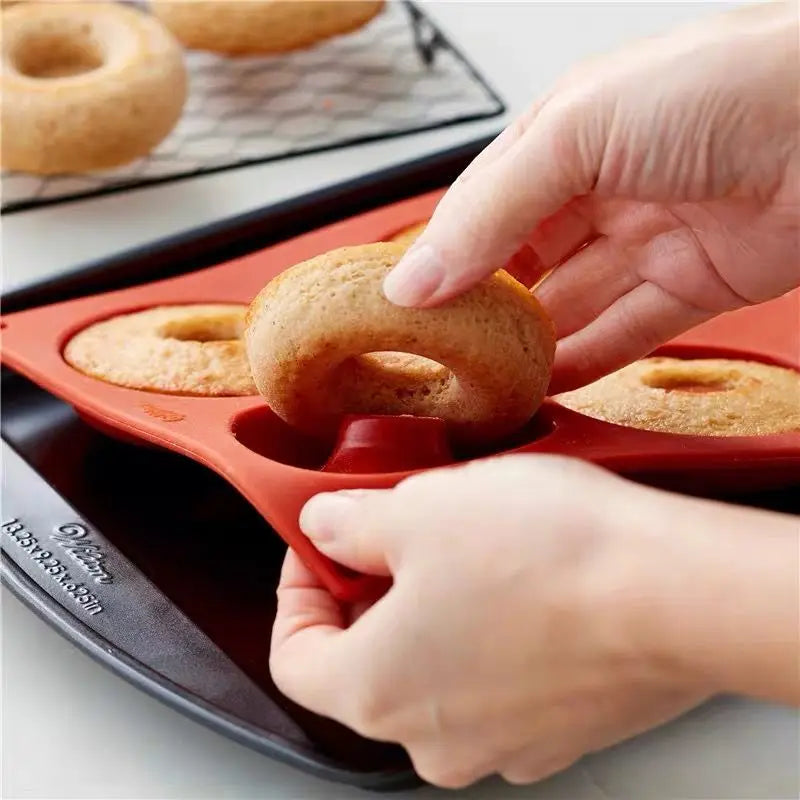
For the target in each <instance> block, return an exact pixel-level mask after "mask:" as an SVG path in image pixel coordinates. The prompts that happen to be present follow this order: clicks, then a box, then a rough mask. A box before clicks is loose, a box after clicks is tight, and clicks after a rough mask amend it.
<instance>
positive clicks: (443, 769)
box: [412, 758, 479, 789]
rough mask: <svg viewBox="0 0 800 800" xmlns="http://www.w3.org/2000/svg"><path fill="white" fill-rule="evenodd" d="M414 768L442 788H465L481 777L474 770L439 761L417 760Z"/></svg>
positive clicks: (424, 777) (426, 779)
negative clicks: (419, 761)
mask: <svg viewBox="0 0 800 800" xmlns="http://www.w3.org/2000/svg"><path fill="white" fill-rule="evenodd" d="M412 760H413V758H412ZM414 769H415V770H416V773H417V775H419V777H420V778H422V780H424V781H425V782H426V783H430V784H431V785H432V786H437V787H439V788H440V789H465V788H466V787H467V786H469V785H470V784H472V783H474V782H475V781H476V780H478V777H479V776H478V775H477V774H475V772H474V770H471V769H468V768H465V767H461V766H454V765H453V764H447V763H441V762H439V761H432V762H429V763H428V762H425V761H422V762H421V763H417V762H416V761H415V762H414Z"/></svg>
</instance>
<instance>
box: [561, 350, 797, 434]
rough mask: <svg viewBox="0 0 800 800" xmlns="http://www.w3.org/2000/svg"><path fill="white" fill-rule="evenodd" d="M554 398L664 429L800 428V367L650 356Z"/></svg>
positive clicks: (599, 415)
mask: <svg viewBox="0 0 800 800" xmlns="http://www.w3.org/2000/svg"><path fill="white" fill-rule="evenodd" d="M553 399H554V400H555V401H556V402H558V403H560V404H561V405H564V406H566V407H568V408H571V409H573V410H574V411H579V412H580V413H582V414H586V415H587V416H590V417H594V418H596V419H602V420H605V421H607V422H613V423H616V424H619V425H625V426H628V427H631V428H641V429H645V430H652V431H662V432H666V433H679V434H692V435H698V436H755V435H764V434H770V433H782V432H786V431H800V374H798V373H797V372H795V371H794V370H791V369H785V368H783V367H776V366H772V365H769V364H762V363H760V362H756V361H742V360H733V359H696V360H694V359H693V360H684V359H677V358H645V359H642V360H640V361H637V362H635V363H633V364H630V365H628V366H627V367H624V368H623V369H621V370H618V371H617V372H614V373H612V374H611V375H607V376H605V377H604V378H601V379H600V380H598V381H595V382H594V383H592V384H590V385H588V386H584V387H583V388H580V389H576V390H574V391H571V392H566V393H564V394H560V395H556V396H555V397H554V398H553Z"/></svg>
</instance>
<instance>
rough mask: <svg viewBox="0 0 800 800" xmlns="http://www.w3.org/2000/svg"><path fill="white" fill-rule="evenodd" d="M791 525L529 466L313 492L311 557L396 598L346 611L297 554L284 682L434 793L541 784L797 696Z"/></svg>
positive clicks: (508, 464)
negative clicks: (732, 705) (732, 694)
mask: <svg viewBox="0 0 800 800" xmlns="http://www.w3.org/2000/svg"><path fill="white" fill-rule="evenodd" d="M794 523H795V520H793V519H791V518H788V519H784V518H781V517H778V515H774V514H772V515H771V514H767V513H765V512H758V511H752V510H744V509H734V508H729V507H725V506H718V505H716V504H712V503H708V502H703V501H699V500H690V499H685V498H678V497H672V496H670V495H667V494H664V493H661V492H657V491H655V490H650V489H645V488H642V487H639V486H636V485H634V484H632V483H628V482H627V481H624V480H623V479H621V478H618V477H615V476H612V475H611V474H609V473H606V472H605V471H601V470H600V469H599V468H597V467H593V466H589V465H588V464H584V463H582V462H579V461H575V460H567V459H564V458H557V457H543V456H530V455H527V456H526V455H515V456H507V457H503V458H497V459H493V460H486V461H478V462H473V463H471V464H469V465H466V466H462V467H455V468H449V469H444V470H435V471H431V472H427V473H422V474H420V475H418V476H414V477H411V478H410V479H407V480H405V481H403V482H402V483H400V484H399V485H398V486H396V487H395V488H394V489H390V490H379V491H356V492H339V493H334V494H330V495H318V496H317V497H315V498H313V499H312V500H311V501H310V502H309V503H308V505H307V506H306V507H305V509H304V511H303V514H302V518H301V524H302V527H303V529H304V531H305V532H306V533H307V534H308V535H309V536H310V537H311V538H312V539H313V541H314V542H315V544H316V546H317V547H318V548H319V549H320V550H322V551H323V552H325V553H327V554H328V555H329V556H331V557H332V558H334V559H335V560H337V561H339V562H341V563H344V564H347V565H349V566H351V567H353V568H354V569H357V570H360V571H362V572H368V573H372V574H378V575H390V576H392V578H393V582H392V586H391V588H390V589H389V590H388V592H387V593H386V594H385V595H384V596H383V597H382V598H381V599H380V600H378V601H377V602H376V603H375V604H374V605H372V606H371V607H369V608H367V609H363V608H362V609H348V608H341V607H339V605H337V603H336V602H335V601H334V600H333V598H332V597H331V596H330V594H329V593H328V592H327V591H325V589H323V588H322V586H321V585H320V584H319V582H318V581H317V580H316V579H315V578H314V576H313V575H312V573H310V572H309V571H308V570H307V569H306V568H305V567H304V566H303V564H302V562H300V560H299V559H298V558H297V556H296V555H295V554H294V553H293V552H292V551H289V553H288V555H287V558H286V562H285V565H284V571H283V575H282V579H281V584H280V588H279V590H278V613H277V618H276V622H275V626H274V629H273V639H272V651H271V670H272V675H273V678H274V680H275V682H276V684H277V686H278V687H279V689H281V690H282V691H283V692H284V693H285V694H286V695H287V696H289V697H290V698H292V699H293V700H295V701H296V702H298V703H300V704H301V705H303V706H305V707H307V708H309V709H311V710H312V711H315V712H317V713H319V714H322V715H325V716H328V717H332V718H334V719H336V720H338V721H339V722H341V723H343V724H345V725H348V726H350V727H351V728H352V729H354V730H356V731H358V732H360V733H362V734H363V735H366V736H369V737H372V738H375V739H379V740H386V741H392V742H397V743H399V744H401V745H403V746H404V747H405V748H406V750H407V751H408V752H409V754H410V757H411V759H412V761H413V763H414V766H415V767H416V769H417V771H418V772H419V774H420V775H421V776H422V777H423V778H425V779H427V780H428V781H430V782H432V783H434V784H438V785H440V786H448V787H456V786H463V785H466V784H468V783H471V782H472V781H474V780H477V779H479V778H481V777H482V776H485V775H488V774H491V773H500V774H501V775H503V776H504V777H505V778H506V779H507V780H509V781H513V782H530V781H534V780H536V779H538V778H543V777H545V776H547V775H549V774H550V773H553V772H555V771H557V770H559V769H561V768H563V767H565V766H567V765H568V764H570V763H571V762H573V761H574V760H576V759H577V758H579V757H580V756H581V755H582V754H584V753H586V752H588V751H592V750H596V749H599V748H602V747H605V746H607V745H610V744H612V743H614V742H617V741H620V740H622V739H625V738H627V737H630V736H632V735H634V734H636V733H637V732H639V731H642V730H644V729H646V728H649V727H651V726H654V725H657V724H659V723H661V722H663V721H666V720H668V719H670V718H672V717H674V716H675V715H678V714H680V713H681V712H683V711H684V710H686V709H687V708H689V707H690V706H692V705H694V704H696V703H698V702H699V701H701V700H702V699H703V698H704V697H706V696H708V695H709V694H711V693H714V692H717V691H721V690H726V691H743V692H750V693H753V694H758V693H759V692H762V691H765V692H767V693H769V692H772V693H778V694H781V693H782V694H783V695H784V696H793V695H792V692H797V688H796V686H795V685H794V684H793V683H792V681H796V669H797V656H796V654H797V652H798V649H797V648H798V641H797V636H798V634H797V610H798V602H797V601H798V595H797V581H798V576H797V531H796V525H795V524H794ZM793 665H794V671H793V670H792V666H793ZM781 676H783V677H781ZM765 686H766V687H767V688H766V689H764V687H765ZM795 696H796V695H795Z"/></svg>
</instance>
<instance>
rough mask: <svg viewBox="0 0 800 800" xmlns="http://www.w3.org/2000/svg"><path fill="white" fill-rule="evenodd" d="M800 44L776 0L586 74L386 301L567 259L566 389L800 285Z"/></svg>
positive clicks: (456, 206)
mask: <svg viewBox="0 0 800 800" xmlns="http://www.w3.org/2000/svg"><path fill="white" fill-rule="evenodd" d="M798 42H800V29H799V27H798V11H797V5H796V4H795V3H768V4H762V5H759V6H756V7H752V8H745V9H742V10H737V11H734V12H732V13H727V14H724V15H720V16H718V17H717V18H716V19H713V20H712V21H710V22H703V23H695V24H693V25H691V26H688V27H686V28H682V29H678V30H677V31H675V32H674V33H670V34H668V35H666V36H662V37H660V38H651V39H647V40H645V41H643V42H641V43H637V44H635V45H634V46H632V47H629V48H627V49H626V50H623V51H621V52H619V53H616V54H614V55H612V56H611V57H607V58H605V59H598V60H596V61H591V62H589V63H587V64H585V65H581V66H579V67H578V68H577V69H576V70H574V71H572V72H571V73H570V74H568V75H567V76H566V77H565V78H564V79H563V80H562V81H560V82H559V83H558V84H557V85H556V86H555V87H553V89H552V90H551V91H550V92H549V93H548V94H546V95H545V96H544V97H542V98H541V99H540V100H538V101H537V102H536V103H535V104H534V105H533V106H532V107H531V109H530V110H529V111H528V112H527V113H526V114H525V115H524V116H523V117H522V118H521V119H519V120H518V121H517V122H516V123H515V124H513V125H512V126H511V127H509V128H508V129H507V130H506V131H505V132H504V133H503V134H502V135H501V136H500V137H499V138H498V139H497V140H496V141H495V142H493V143H492V144H491V145H490V146H489V147H488V148H487V149H486V150H485V151H484V152H483V153H481V154H480V155H479V156H478V157H477V159H476V160H475V161H474V162H473V164H471V165H470V167H469V168H468V169H467V170H466V171H465V172H464V174H463V175H462V176H461V177H460V179H459V180H458V181H456V183H455V184H454V185H453V186H452V188H451V189H450V191H449V192H448V193H447V194H446V195H445V197H444V198H443V199H442V201H441V202H440V204H439V206H438V208H437V209H436V212H435V213H434V215H433V217H432V219H431V220H430V222H429V224H428V226H427V229H426V230H425V231H424V233H423V234H422V235H421V236H420V237H419V238H418V239H417V241H416V243H415V244H414V246H413V247H411V248H410V249H409V251H408V253H407V254H406V257H405V258H404V259H403V260H402V261H401V262H400V264H398V266H397V268H396V269H395V270H394V271H393V272H392V273H391V274H390V275H389V277H388V278H387V280H386V282H385V287H384V288H385V292H386V295H387V297H388V298H389V299H390V300H391V301H393V302H395V303H398V304H400V305H404V306H428V305H433V304H437V303H439V302H441V301H443V300H445V299H448V298H452V297H454V296H457V295H459V294H460V293H461V292H463V291H465V290H466V289H468V288H469V287H470V286H472V285H474V284H475V283H476V282H478V281H480V280H481V279H483V278H484V277H485V276H486V275H488V274H489V273H490V272H492V271H493V270H494V269H495V268H496V265H497V263H498V262H499V263H504V262H505V261H506V260H507V259H509V258H510V257H511V256H512V255H513V254H515V253H521V254H522V255H524V256H526V259H525V260H526V262H527V264H528V266H529V270H528V276H527V277H528V281H529V283H534V282H535V281H536V280H537V279H538V278H539V277H540V276H541V275H543V274H544V273H546V272H547V271H548V270H550V269H551V268H553V267H557V268H556V269H555V271H554V272H553V273H552V274H551V275H550V276H549V277H548V278H546V279H545V280H544V282H543V283H542V284H541V286H540V287H538V288H537V290H536V294H537V296H538V297H539V299H540V300H541V302H542V304H543V305H544V307H545V310H546V311H547V312H548V313H549V314H550V316H551V317H552V318H553V320H554V322H555V325H556V329H557V333H558V337H559V344H558V350H557V354H556V361H555V367H554V375H553V382H552V384H551V393H555V392H558V391H564V390H568V389H571V388H574V387H576V386H579V385H582V384H585V383H588V382H590V381H593V380H595V379H596V378H599V377H601V376H602V375H603V374H606V373H608V372H611V371H612V370H615V369H617V368H619V367H622V366H624V365H625V364H627V363H629V362H631V361H633V360H634V359H636V358H639V357H641V356H643V355H644V354H646V353H647V352H649V351H650V350H651V349H652V348H653V347H655V346H657V345H659V344H662V343H663V342H665V341H667V340H668V339H670V338H672V337H673V336H675V335H677V334H679V333H682V332H683V331H685V330H687V329H689V328H690V327H693V326H695V325H696V324H699V323H700V322H702V321H704V320H706V319H709V318H710V317H712V316H714V315H716V314H718V313H720V312H724V311H728V310H732V309H735V308H737V307H740V306H743V305H746V304H748V303H758V302H762V301H764V300H767V299H770V298H773V297H776V296H778V295H781V294H783V293H784V292H786V291H788V290H789V289H791V288H793V287H795V286H797V285H798V284H799V283H800V266H799V265H800V249H799V245H798V243H799V242H800V222H799V221H798V205H799V204H800V146H798V141H799V140H800V131H798V118H799V117H798V101H797V97H798V88H797V87H798V74H800V45H798ZM731 54H735V55H734V56H733V58H735V60H736V65H737V68H734V69H732V68H731V58H732V55H731ZM741 64H747V68H746V69H739V68H738V65H741ZM584 244H585V245H586V246H584V247H582V245H584ZM531 262H533V263H534V264H535V268H534V269H530V264H531Z"/></svg>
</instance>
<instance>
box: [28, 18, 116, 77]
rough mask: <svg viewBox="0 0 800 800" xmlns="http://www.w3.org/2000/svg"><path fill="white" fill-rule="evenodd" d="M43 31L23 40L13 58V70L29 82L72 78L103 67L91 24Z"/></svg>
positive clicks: (101, 55) (102, 59)
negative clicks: (33, 79) (25, 77)
mask: <svg viewBox="0 0 800 800" xmlns="http://www.w3.org/2000/svg"><path fill="white" fill-rule="evenodd" d="M70 27H71V30H44V31H37V32H36V33H31V34H29V35H28V36H26V37H23V38H22V39H21V40H20V42H19V43H18V44H17V46H16V48H15V50H14V53H13V54H12V62H13V64H14V67H15V68H16V69H17V71H18V72H20V73H21V74H22V75H26V76H27V77H29V78H37V79H41V80H47V79H52V78H69V77H72V76H74V75H82V74H84V73H87V72H93V71H94V70H96V69H99V68H100V67H102V66H103V62H104V55H103V51H102V50H101V48H100V47H99V45H98V43H97V42H96V41H95V40H94V39H93V37H92V29H91V27H90V26H89V25H88V24H84V25H80V26H70Z"/></svg>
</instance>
